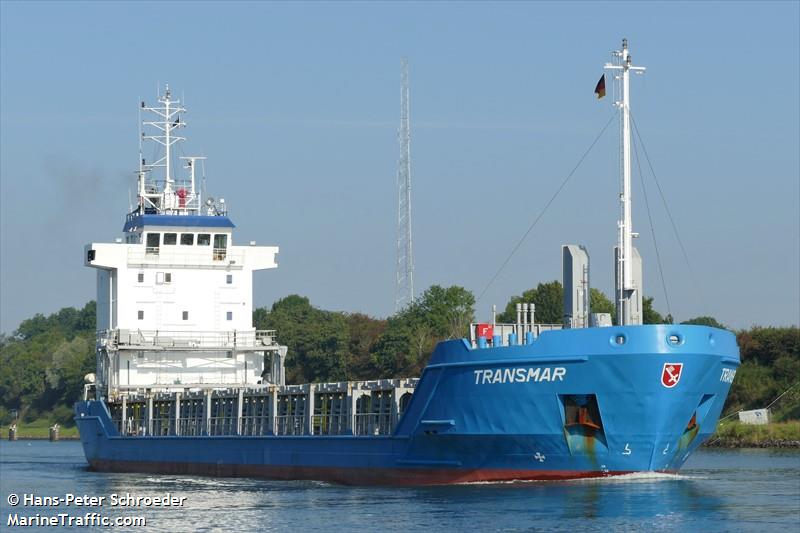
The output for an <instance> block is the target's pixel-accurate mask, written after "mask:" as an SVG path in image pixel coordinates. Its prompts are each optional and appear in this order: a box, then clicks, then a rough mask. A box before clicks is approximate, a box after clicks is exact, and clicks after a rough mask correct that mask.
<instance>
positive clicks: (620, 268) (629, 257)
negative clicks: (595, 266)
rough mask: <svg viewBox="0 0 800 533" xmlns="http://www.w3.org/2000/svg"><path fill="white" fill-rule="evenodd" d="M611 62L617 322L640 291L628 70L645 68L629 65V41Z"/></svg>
mask: <svg viewBox="0 0 800 533" xmlns="http://www.w3.org/2000/svg"><path fill="white" fill-rule="evenodd" d="M613 55H614V58H615V61H614V63H613V64H612V63H606V65H605V68H606V69H607V70H618V71H621V73H620V74H618V75H617V76H616V78H617V79H618V80H619V81H620V82H621V83H620V85H621V88H622V95H621V100H618V101H616V102H614V104H615V105H616V106H617V107H619V108H620V110H621V111H622V112H621V113H620V120H621V130H622V135H621V136H622V162H621V164H622V186H621V190H620V196H619V198H620V220H619V221H618V222H617V228H618V238H617V247H618V258H617V262H618V264H617V280H616V292H617V309H618V317H617V322H618V323H619V324H620V325H627V324H632V323H634V322H633V321H632V317H631V316H630V313H629V311H628V310H629V309H630V306H629V305H626V304H628V303H629V301H630V300H631V299H632V298H633V297H634V293H635V292H636V291H637V290H640V288H639V287H637V286H636V283H635V282H634V279H633V277H634V276H633V261H634V251H633V238H634V237H637V236H638V234H636V233H634V231H633V221H632V217H631V105H630V72H631V71H633V72H636V73H639V74H641V73H643V72H644V71H645V68H644V67H635V66H633V65H632V64H631V55H630V53H629V52H628V40H627V39H622V50H617V51H614V52H613Z"/></svg>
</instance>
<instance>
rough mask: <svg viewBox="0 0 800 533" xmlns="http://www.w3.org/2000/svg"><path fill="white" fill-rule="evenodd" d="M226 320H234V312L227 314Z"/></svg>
mask: <svg viewBox="0 0 800 533" xmlns="http://www.w3.org/2000/svg"><path fill="white" fill-rule="evenodd" d="M225 320H233V311H228V312H227V313H225Z"/></svg>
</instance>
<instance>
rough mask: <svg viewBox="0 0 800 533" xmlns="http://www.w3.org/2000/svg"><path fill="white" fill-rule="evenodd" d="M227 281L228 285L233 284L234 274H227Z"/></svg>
mask: <svg viewBox="0 0 800 533" xmlns="http://www.w3.org/2000/svg"><path fill="white" fill-rule="evenodd" d="M225 283H227V284H228V285H231V284H233V274H226V275H225Z"/></svg>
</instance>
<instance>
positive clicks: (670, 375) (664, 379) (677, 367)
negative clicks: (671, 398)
mask: <svg viewBox="0 0 800 533" xmlns="http://www.w3.org/2000/svg"><path fill="white" fill-rule="evenodd" d="M681 370H683V363H664V370H662V371H661V384H662V385H664V386H665V387H666V388H668V389H671V388H672V387H674V386H675V385H677V384H678V382H679V381H680V380H681Z"/></svg>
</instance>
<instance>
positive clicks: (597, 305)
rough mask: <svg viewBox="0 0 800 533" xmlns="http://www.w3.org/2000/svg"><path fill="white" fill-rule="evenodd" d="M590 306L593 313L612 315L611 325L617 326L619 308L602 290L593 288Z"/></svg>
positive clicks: (590, 293)
mask: <svg viewBox="0 0 800 533" xmlns="http://www.w3.org/2000/svg"><path fill="white" fill-rule="evenodd" d="M589 306H590V308H591V310H592V313H609V314H610V315H611V323H612V324H615V323H616V322H617V306H615V305H614V302H612V301H611V300H610V299H609V298H608V296H606V295H605V294H603V292H602V291H601V290H600V289H595V288H594V287H592V289H591V291H590V292H589Z"/></svg>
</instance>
